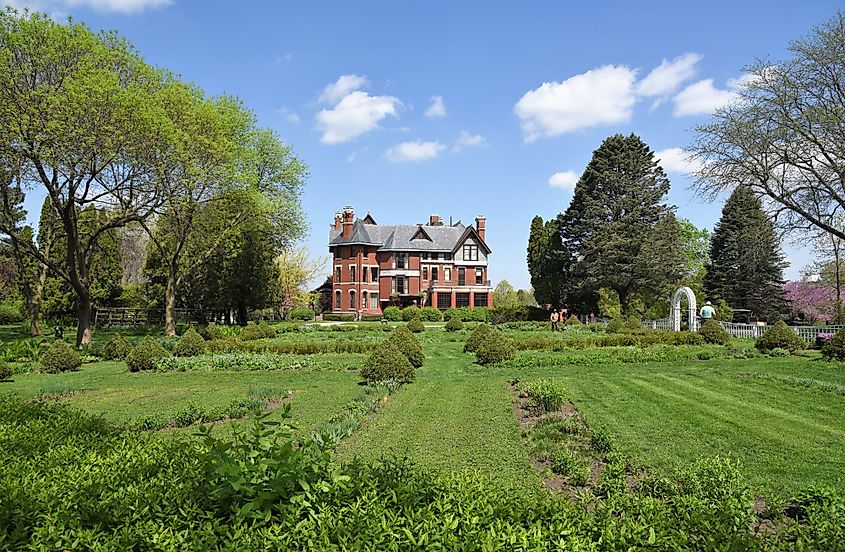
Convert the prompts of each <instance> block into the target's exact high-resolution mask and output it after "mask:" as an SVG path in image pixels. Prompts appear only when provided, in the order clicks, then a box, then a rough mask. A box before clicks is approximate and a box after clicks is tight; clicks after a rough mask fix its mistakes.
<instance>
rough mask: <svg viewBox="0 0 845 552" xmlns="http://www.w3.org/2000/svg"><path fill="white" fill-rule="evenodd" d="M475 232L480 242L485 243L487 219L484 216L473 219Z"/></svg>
mask: <svg viewBox="0 0 845 552" xmlns="http://www.w3.org/2000/svg"><path fill="white" fill-rule="evenodd" d="M475 230H476V232H478V235H479V236H480V237H481V239H482V240H484V241H487V218H486V217H485V216H484V215H478V216H477V217H475Z"/></svg>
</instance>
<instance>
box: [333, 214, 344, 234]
mask: <svg viewBox="0 0 845 552" xmlns="http://www.w3.org/2000/svg"><path fill="white" fill-rule="evenodd" d="M342 221H343V215H341V214H340V211H335V212H334V225H332V226H333V228H334V229H335V230H340V229H341V227H342V226H341V222H342Z"/></svg>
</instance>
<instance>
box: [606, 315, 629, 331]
mask: <svg viewBox="0 0 845 552" xmlns="http://www.w3.org/2000/svg"><path fill="white" fill-rule="evenodd" d="M624 330H625V322H624V320H622V318H614V319H613V320H611V321H610V322H608V323H607V327H606V328H605V331H606V332H607V333H622V332H623V331H624Z"/></svg>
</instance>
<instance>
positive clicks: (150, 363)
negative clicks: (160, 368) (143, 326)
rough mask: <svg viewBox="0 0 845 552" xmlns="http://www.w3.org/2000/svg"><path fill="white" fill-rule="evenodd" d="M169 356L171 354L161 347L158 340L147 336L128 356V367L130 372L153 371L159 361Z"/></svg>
mask: <svg viewBox="0 0 845 552" xmlns="http://www.w3.org/2000/svg"><path fill="white" fill-rule="evenodd" d="M169 356H170V353H168V352H167V350H166V349H165V348H164V347H162V346H161V343H159V342H158V340H156V339H153V338H152V337H150V336H147V337H145V338H144V339H142V340H141V342H140V343H138V344H137V345H135V348H134V349H132V351H131V352H130V353H129V354H128V355H127V356H126V365H127V366H128V367H129V371H130V372H139V371H141V370H153V369H154V368H155V367H156V362H158V361H159V359H162V358H165V357H169Z"/></svg>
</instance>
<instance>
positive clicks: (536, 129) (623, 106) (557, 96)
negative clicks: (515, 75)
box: [514, 65, 637, 142]
mask: <svg viewBox="0 0 845 552" xmlns="http://www.w3.org/2000/svg"><path fill="white" fill-rule="evenodd" d="M636 75H637V72H636V71H635V70H634V69H630V68H628V67H625V66H623V65H619V66H616V65H605V66H604V67H599V68H597V69H592V70H590V71H587V72H586V73H582V74H580V75H575V76H574V77H570V78H568V79H566V80H564V81H561V82H546V83H543V84H542V85H540V86H539V87H538V88H535V89H534V90H529V91H528V92H526V93H525V95H523V96H522V98H520V100H519V101H518V102H517V103H516V105H515V106H514V113H516V115H517V116H518V117H519V118H520V120H521V122H522V132H523V135H524V137H525V141H526V142H533V141H535V140H537V139H538V138H544V137H553V136H559V135H561V134H565V133H567V132H573V131H576V130H580V129H584V128H590V127H594V126H600V125H609V124H613V123H622V122H625V121H628V120H630V118H631V113H632V108H633V106H634V102H635V101H636V97H635V95H634V81H635V79H636Z"/></svg>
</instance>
